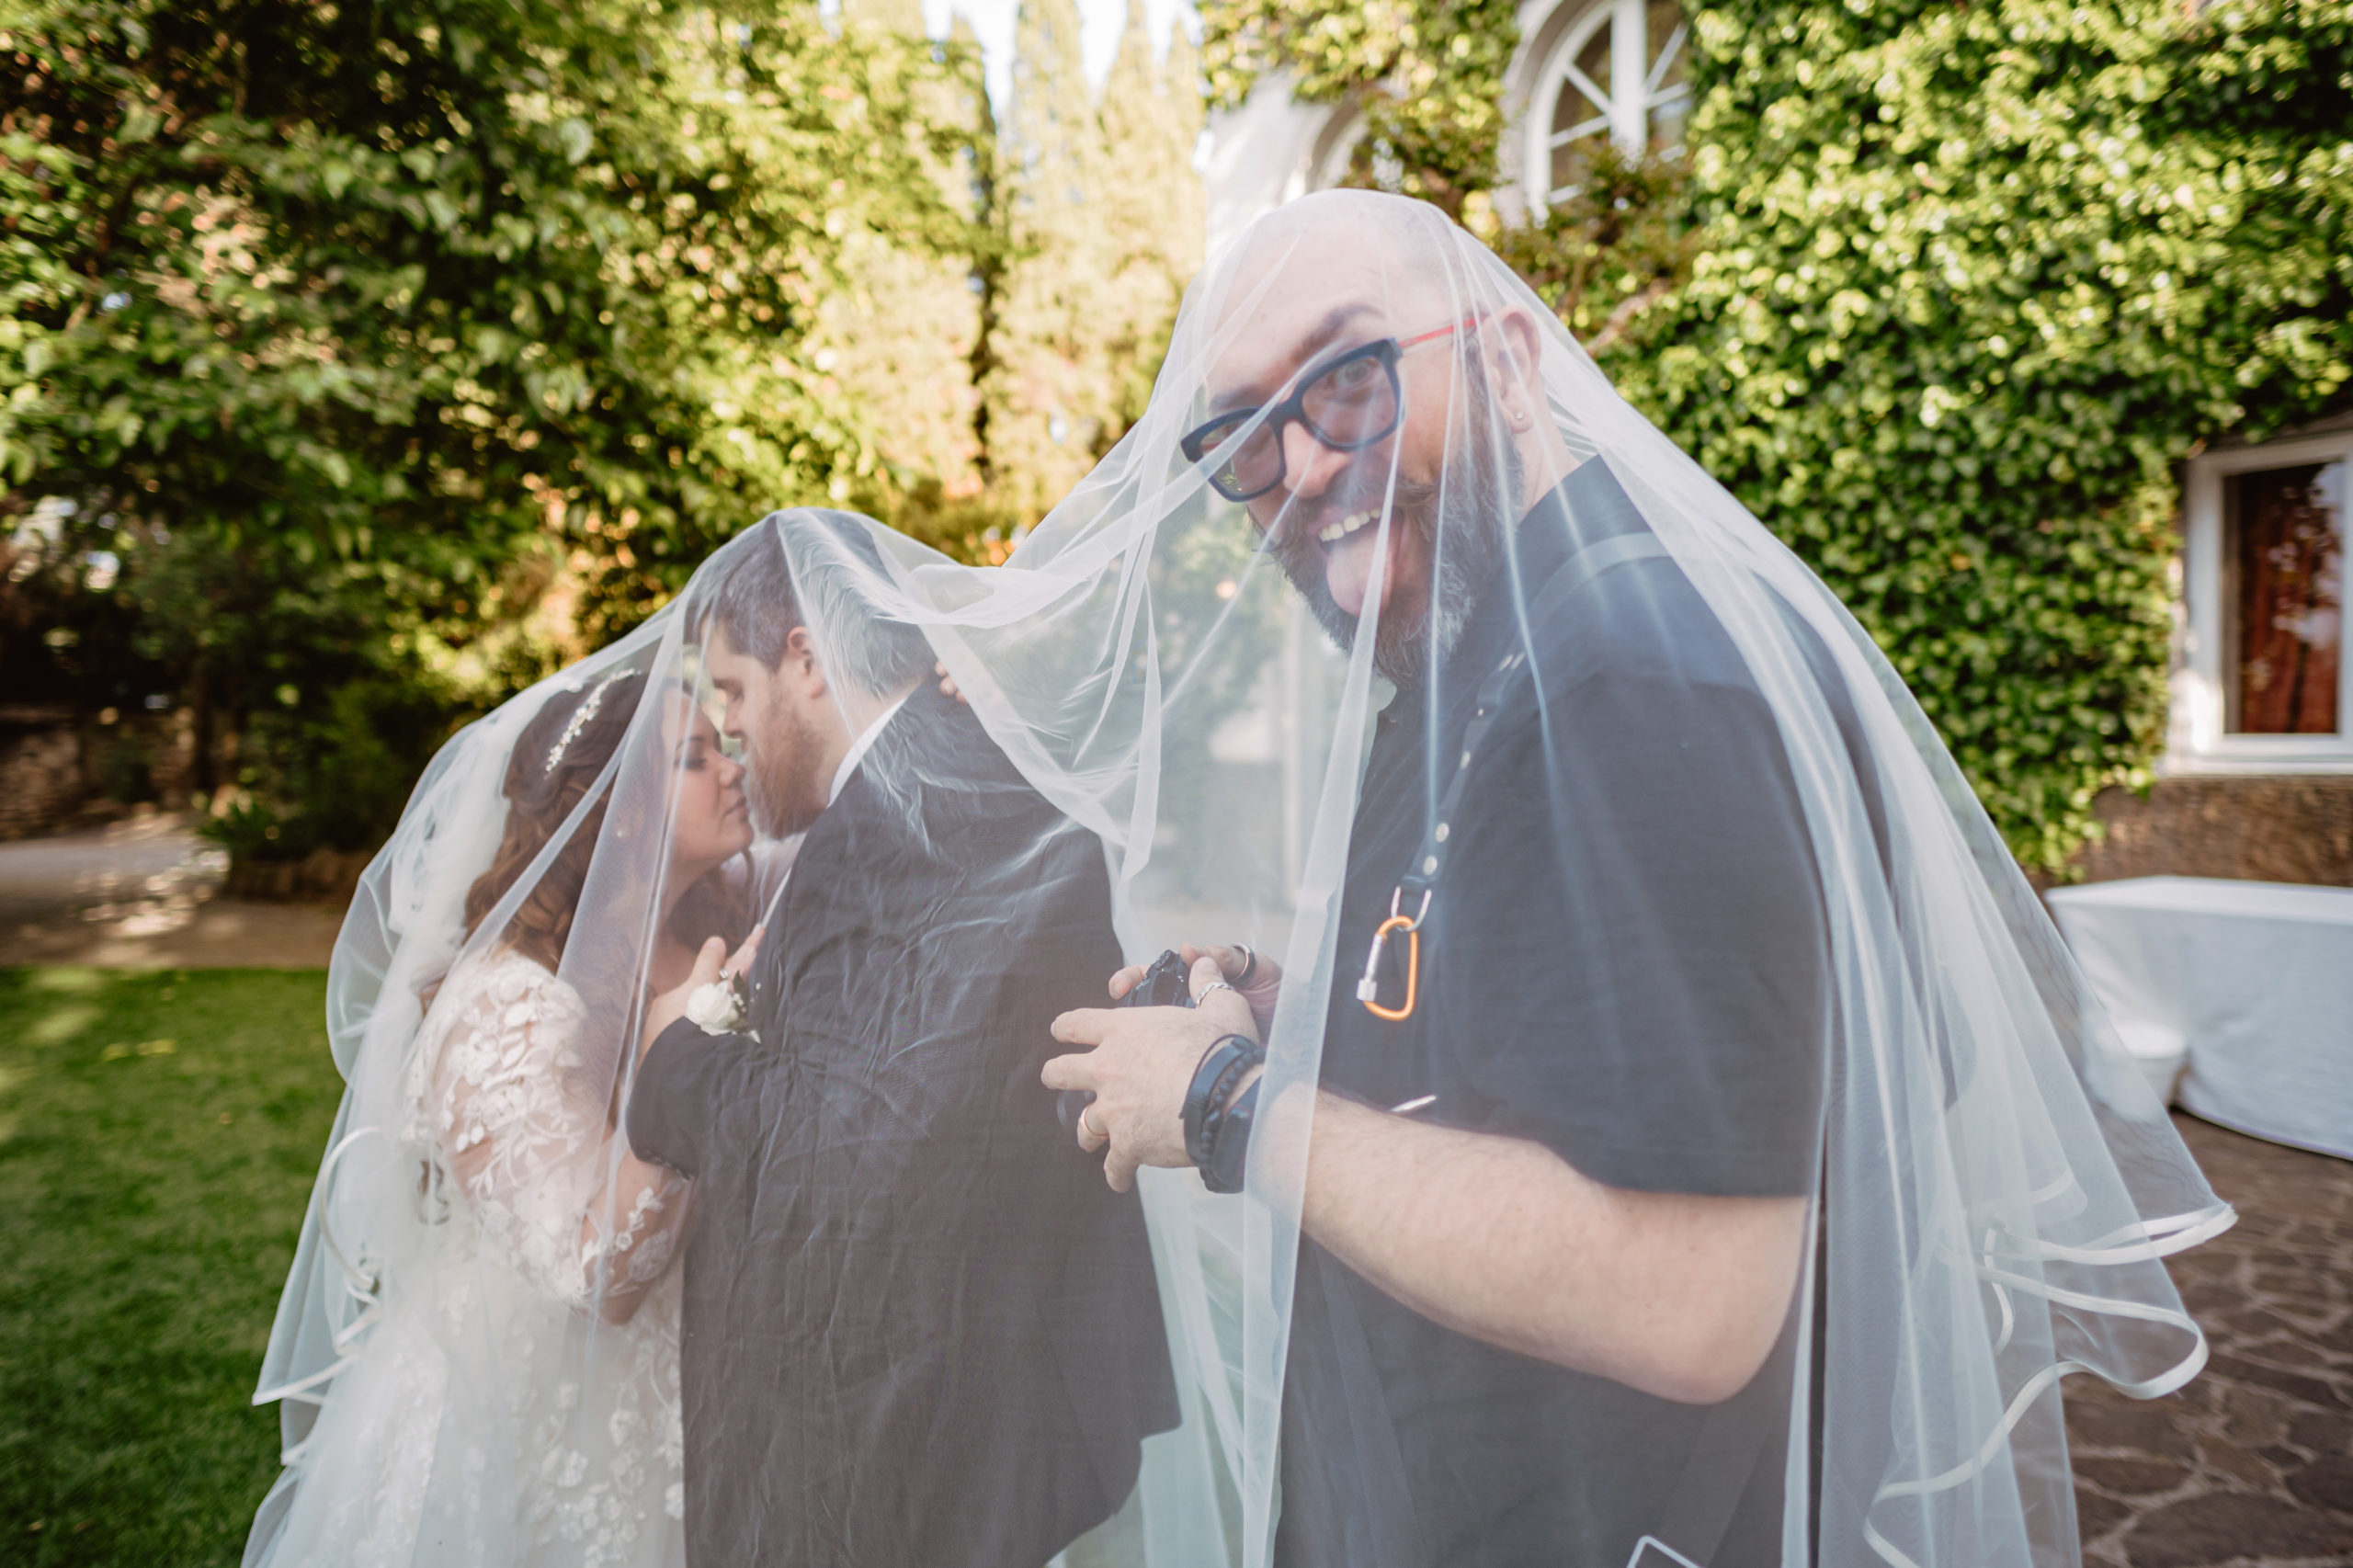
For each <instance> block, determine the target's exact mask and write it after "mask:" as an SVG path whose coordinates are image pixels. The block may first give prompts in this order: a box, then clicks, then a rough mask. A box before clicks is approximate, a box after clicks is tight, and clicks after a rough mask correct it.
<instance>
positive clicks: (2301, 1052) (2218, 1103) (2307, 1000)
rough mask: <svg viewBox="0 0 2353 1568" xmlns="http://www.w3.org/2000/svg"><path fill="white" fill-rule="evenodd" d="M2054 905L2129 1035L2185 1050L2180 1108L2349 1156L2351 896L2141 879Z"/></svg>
mask: <svg viewBox="0 0 2353 1568" xmlns="http://www.w3.org/2000/svg"><path fill="white" fill-rule="evenodd" d="M2048 897H2049V899H2050V903H2051V908H2052V914H2053V915H2055V916H2056V917H2057V919H2058V922H2059V929H2060V930H2061V931H2062V932H2063V933H2064V934H2065V936H2066V938H2067V945H2068V946H2069V947H2071V948H2073V949H2075V957H2076V960H2078V961H2079V962H2081V963H2082V965H2083V967H2084V973H2085V974H2086V977H2087V978H2089V980H2090V981H2091V983H2092V989H2093V990H2094V991H2095V992H2097V994H2098V995H2099V998H2100V1000H2101V1002H2102V1003H2104V1004H2105V1005H2106V1006H2107V1007H2108V1010H2109V1014H2110V1016H2111V1017H2114V1018H2115V1020H2116V1023H2117V1026H2118V1028H2119V1029H2120V1031H2122V1032H2123V1033H2124V1034H2125V1035H2126V1037H2127V1039H2128V1040H2136V1039H2137V1040H2139V1041H2142V1042H2146V1041H2148V1040H2152V1039H2161V1038H2162V1037H2164V1036H2165V1035H2171V1036H2172V1037H2173V1038H2176V1039H2178V1040H2182V1041H2183V1042H2185V1043H2186V1044H2187V1045H2188V1049H2189V1067H2188V1072H2187V1073H2186V1074H2183V1076H2182V1079H2181V1085H2180V1088H2179V1091H2178V1098H2179V1100H2180V1103H2181V1105H2182V1106H2183V1107H2184V1108H2187V1109H2188V1110H2191V1111H2194V1112H2196V1113H2197V1114H2198V1115H2200V1116H2202V1117H2205V1118H2206V1119H2209V1120H2211V1121H2219V1122H2221V1123H2222V1125H2224V1126H2225V1127H2235V1128H2237V1129H2239V1130H2240V1131H2244V1132H2252V1133H2254V1134H2255V1135H2256V1136H2257V1137H2259V1138H2268V1139H2270V1140H2272V1141H2273V1142H2279V1143H2292V1144H2295V1145H2296V1146H2298V1147H2300V1148H2305V1149H2317V1150H2320V1151H2321V1152H2322V1153H2330V1154H2336V1155H2341V1156H2343V1157H2345V1158H2347V1159H2353V889H2349V888H2316V887H2299V886H2293V885H2290V884H2288V883H2285V882H2240V881H2216V880H2213V879H2211V878H2205V877H2139V878H2135V879H2133V880H2131V881H2120V882H2095V883H2093V884H2092V885H2090V886H2088V887H2077V888H2061V889H2057V890H2055V891H2053V892H2052V893H2050V894H2049V895H2048Z"/></svg>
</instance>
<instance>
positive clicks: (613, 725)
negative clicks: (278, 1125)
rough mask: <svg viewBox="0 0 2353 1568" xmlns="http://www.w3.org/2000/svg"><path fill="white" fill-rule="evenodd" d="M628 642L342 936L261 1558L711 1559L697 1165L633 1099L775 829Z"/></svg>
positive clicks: (460, 793)
mask: <svg viewBox="0 0 2353 1568" xmlns="http://www.w3.org/2000/svg"><path fill="white" fill-rule="evenodd" d="M628 649H629V645H628V644H624V645H623V648H622V649H620V650H617V651H616V652H618V653H622V654H623V658H622V659H620V660H611V661H608V662H607V663H606V664H605V665H604V667H602V668H600V669H597V670H593V671H590V672H588V673H586V674H585V676H577V677H574V678H569V679H561V680H559V681H557V682H552V683H549V684H548V685H546V686H544V687H541V688H540V689H538V690H535V691H534V692H532V693H529V694H526V695H525V696H524V697H522V698H519V699H517V700H516V702H515V703H512V704H509V706H508V709H506V710H500V712H499V713H497V714H494V715H492V716H491V718H489V719H486V720H484V721H483V722H482V723H481V724H478V725H476V726H473V727H472V729H470V730H469V731H467V732H466V733H464V734H462V735H460V738H459V739H458V740H457V741H455V742H452V743H451V744H450V746H449V748H448V749H447V750H445V752H444V753H443V755H442V756H441V757H439V758H437V759H436V762H435V765H434V767H433V769H432V770H431V771H429V772H428V774H427V775H426V779H425V781H424V782H423V783H422V784H420V786H419V787H418V790H417V792H416V795H415V798H414V799H413V800H412V801H411V804H410V807H409V811H408V812H407V814H406V815H405V816H404V820H403V823H402V824H401V828H400V831H399V832H398V833H397V834H396V835H395V836H394V839H393V841H392V844H391V845H390V846H387V848H386V850H385V852H384V854H383V855H382V856H381V857H380V858H379V859H378V861H377V863H376V864H375V865H374V866H372V867H371V868H370V870H369V880H368V881H367V882H366V883H365V884H364V885H363V887H362V890H361V896H360V899H359V901H358V904H357V906H356V907H355V911H354V914H353V915H352V916H351V918H350V920H349V921H348V923H347V926H346V928H345V931H344V934H343V936H342V937H340V938H339V940H338V943H337V949H336V955H335V971H334V972H333V974H332V976H331V980H330V992H331V995H330V1003H329V1007H330V1016H331V1020H332V1021H335V1022H336V1023H338V1024H339V1025H341V1026H342V1027H341V1028H338V1029H337V1031H336V1032H337V1034H338V1037H339V1038H338V1040H337V1048H338V1049H337V1055H338V1063H339V1065H342V1066H343V1067H344V1068H345V1070H346V1073H347V1076H348V1077H349V1079H350V1090H349V1093H348V1094H347V1097H346V1101H345V1107H344V1111H343V1115H342V1118H341V1119H340V1120H339V1122H338V1125H337V1128H336V1131H335V1138H334V1141H333V1142H332V1144H331V1148H330V1153H329V1154H328V1156H327V1160H326V1163H325V1165H324V1167H323V1168H322V1171H321V1174H320V1178H319V1185H318V1190H317V1192H316V1193H315V1194H314V1196H313V1205H312V1214H311V1221H310V1223H309V1225H308V1226H307V1227H306V1233H305V1237H304V1242H303V1245H302V1248H301V1252H300V1253H299V1254H298V1256H297V1259H296V1264H295V1268H294V1272H293V1277H292V1278H290V1281H289V1285H288V1290H287V1298H286V1305H285V1307H284V1308H282V1309H281V1312H280V1316H279V1323H278V1330H277V1332H276V1334H275V1335H273V1339H272V1346H271V1352H270V1357H269V1361H268V1363H267V1366H266V1368H265V1377H264V1386H263V1388H262V1391H261V1392H260V1394H259V1395H257V1400H267V1399H283V1400H285V1401H286V1404H285V1411H286V1413H287V1414H286V1417H285V1423H286V1426H287V1431H288V1437H289V1449H288V1453H287V1460H286V1462H287V1466H288V1468H287V1471H286V1472H285V1474H284V1476H283V1477H281V1479H280V1481H279V1482H278V1486H277V1487H276V1488H275V1489H274V1490H273V1491H272V1492H271V1494H270V1495H269V1497H268V1499H267V1501H266V1502H265V1503H264V1504H263V1506H262V1508H261V1511H260V1514H259V1517H257V1519H256V1524H255V1528H254V1532H253V1536H252V1539H251V1541H250V1542H249V1544H248V1546H247V1549H246V1555H245V1562H247V1563H248V1564H263V1563H267V1564H273V1565H284V1568H294V1565H297V1564H313V1563H335V1564H339V1565H340V1564H362V1565H364V1564H376V1563H384V1564H391V1563H403V1564H407V1563H412V1562H419V1561H426V1562H468V1563H473V1562H485V1563H496V1564H502V1565H504V1564H517V1563H535V1564H537V1563H547V1564H578V1565H581V1568H608V1565H610V1568H622V1565H627V1568H637V1565H654V1564H675V1563H678V1562H682V1561H683V1559H684V1544H683V1537H682V1535H681V1524H680V1520H681V1516H682V1512H683V1491H682V1485H681V1465H682V1444H681V1434H680V1422H679V1392H678V1306H679V1286H678V1271H677V1270H676V1269H674V1268H672V1267H669V1265H670V1262H671V1258H672V1254H673V1250H674V1244H675V1243H676V1241H677V1239H678V1238H679V1236H680V1233H681V1226H682V1222H683V1221H684V1219H685V1217H686V1214H687V1210H688V1184H687V1183H686V1182H685V1181H684V1180H683V1179H682V1178H680V1177H679V1176H676V1175H675V1174H674V1173H672V1172H670V1171H668V1170H666V1169H665V1168H664V1167H662V1166H659V1165H653V1164H651V1163H648V1162H646V1161H642V1160H640V1159H639V1158H638V1157H637V1156H636V1155H635V1154H634V1153H632V1152H631V1150H630V1148H629V1146H628V1142H627V1139H626V1137H625V1136H624V1135H623V1134H622V1133H621V1132H620V1130H619V1126H618V1120H617V1116H616V1110H617V1107H618V1106H619V1105H620V1103H621V1100H622V1097H623V1096H624V1094H625V1090H626V1082H627V1076H628V1071H629V1069H630V1068H631V1067H633V1066H634V1064H635V1060H636V1056H637V1040H638V1039H639V1017H640V1015H641V1014H642V1009H643V1008H644V1007H645V1006H647V1004H648V1002H649V1001H650V1000H651V998H652V997H653V996H654V995H656V994H662V993H667V992H672V991H674V990H676V988H677V987H679V986H680V985H681V984H683V983H685V982H686V981H687V980H688V978H689V976H690V975H691V974H692V973H693V971H694V970H695V967H696V963H697V960H698V957H699V956H700V957H701V958H702V961H703V963H704V965H705V968H706V970H707V969H708V967H709V966H710V963H711V962H713V961H714V960H715V959H716V957H717V955H718V953H719V952H721V951H723V950H724V949H723V948H722V945H721V944H722V940H723V941H724V942H725V944H726V945H728V946H733V945H734V944H735V943H736V942H737V940H738V939H739V938H741V937H743V931H744V927H745V926H747V925H748V924H749V920H748V918H747V915H748V910H749V903H750V899H749V894H750V891H751V890H750V875H749V872H750V861H749V857H748V855H747V851H748V850H749V848H750V846H751V843H752V838H753V830H752V825H751V820H750V814H749V812H748V810H747V806H746V801H745V791H744V788H743V774H744V769H743V768H742V767H741V766H740V765H739V764H737V763H736V762H734V761H733V760H731V759H730V758H728V757H727V756H725V755H723V754H722V750H721V744H720V736H719V733H718V732H717V731H716V730H715V729H714V728H713V727H712V725H711V722H710V719H709V718H708V717H706V716H705V715H704V714H703V713H702V711H701V710H699V707H698V706H697V704H696V702H695V700H694V699H693V697H692V694H691V693H690V692H688V690H687V689H685V688H684V687H680V686H677V685H675V684H669V685H664V684H660V683H656V684H654V686H653V688H652V690H651V691H649V689H648V687H649V682H648V679H647V676H645V674H644V673H643V669H642V663H643V661H642V659H634V660H631V659H628V658H627V653H628ZM649 699H650V700H649ZM492 780H495V781H496V792H497V797H498V798H497V799H490V798H489V797H488V790H489V788H490V785H491V782H492ZM648 780H658V781H659V783H658V785H657V786H656V787H655V788H654V789H652V790H649V789H648V788H646V783H647V781H648ZM502 808H503V811H502ZM460 890H462V891H460ZM632 901H634V902H636V903H640V904H642V909H643V916H642V919H640V920H638V921H636V922H635V924H636V925H637V926H638V928H639V929H640V931H641V932H642V933H643V934H644V935H643V936H642V939H641V940H640V942H639V945H638V949H637V950H636V951H635V952H633V953H619V952H615V951H612V950H609V949H608V950H602V951H597V952H583V951H579V950H576V949H581V948H587V947H590V946H592V945H594V944H593V943H591V942H586V941H584V942H580V943H574V941H573V935H574V913H575V911H577V910H579V909H581V908H583V907H584V906H588V907H595V908H597V910H598V911H599V912H600V914H604V913H609V912H611V911H613V910H614V909H615V908H616V907H617V906H620V907H626V906H628V905H629V904H630V903H631V902H632ZM600 924H601V923H600ZM614 924H615V925H616V926H627V925H630V924H631V921H629V920H622V921H618V922H614ZM756 940H757V937H756V934H755V935H754V936H753V937H750V938H749V939H745V940H744V941H743V943H742V946H741V947H740V948H737V950H736V951H735V953H734V955H733V959H732V960H731V962H730V972H735V971H741V970H742V969H743V967H744V966H745V963H746V962H747V961H748V960H749V959H750V957H751V954H752V951H753V949H754V946H755V944H756ZM346 1056H349V1057H350V1060H344V1058H345V1057H346ZM330 1356H331V1359H329V1357H330ZM323 1360H324V1362H325V1364H324V1366H322V1365H319V1363H320V1362H322V1361H323ZM273 1385H275V1386H273Z"/></svg>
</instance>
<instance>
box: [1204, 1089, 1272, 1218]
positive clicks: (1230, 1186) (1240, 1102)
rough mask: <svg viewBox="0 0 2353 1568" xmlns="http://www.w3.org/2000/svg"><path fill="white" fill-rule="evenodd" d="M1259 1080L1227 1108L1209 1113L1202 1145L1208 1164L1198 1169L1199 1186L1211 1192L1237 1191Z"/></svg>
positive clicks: (1247, 1158)
mask: <svg viewBox="0 0 2353 1568" xmlns="http://www.w3.org/2000/svg"><path fill="white" fill-rule="evenodd" d="M1263 1082H1265V1080H1264V1079H1259V1080H1257V1081H1256V1082H1254V1083H1252V1084H1251V1085H1250V1086H1249V1087H1248V1088H1246V1089H1245V1090H1243V1091H1242V1092H1241V1093H1240V1094H1239V1095H1236V1096H1234V1098H1233V1104H1232V1105H1230V1106H1222V1107H1220V1108H1218V1109H1216V1110H1214V1111H1212V1112H1211V1114H1210V1124H1209V1127H1208V1129H1207V1132H1206V1136H1205V1140H1204V1141H1205V1142H1207V1143H1208V1144H1209V1146H1210V1163H1209V1164H1208V1165H1203V1166H1202V1167H1201V1185H1202V1186H1203V1187H1208V1188H1209V1189H1210V1190H1211V1192H1240V1191H1241V1190H1242V1185H1243V1177H1244V1176H1245V1173H1246V1172H1247V1170H1248V1168H1249V1165H1250V1128H1251V1124H1252V1123H1254V1122H1255V1121H1256V1120H1257V1119H1258V1084H1260V1083H1263Z"/></svg>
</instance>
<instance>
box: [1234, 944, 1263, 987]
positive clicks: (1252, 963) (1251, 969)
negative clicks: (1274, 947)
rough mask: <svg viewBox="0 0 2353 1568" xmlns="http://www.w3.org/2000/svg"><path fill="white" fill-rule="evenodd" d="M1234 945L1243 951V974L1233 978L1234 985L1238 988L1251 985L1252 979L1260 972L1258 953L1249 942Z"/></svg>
mask: <svg viewBox="0 0 2353 1568" xmlns="http://www.w3.org/2000/svg"><path fill="white" fill-rule="evenodd" d="M1233 945H1234V946H1235V947H1237V948H1239V949H1242V972H1241V973H1240V974H1237V975H1235V976H1234V977H1233V983H1234V984H1235V985H1236V986H1243V985H1247V984H1249V983H1250V977H1251V976H1252V975H1254V974H1256V973H1257V972H1258V955H1257V952H1256V950H1255V949H1252V947H1251V946H1250V944H1249V943H1247V942H1236V943H1234V944H1233Z"/></svg>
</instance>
